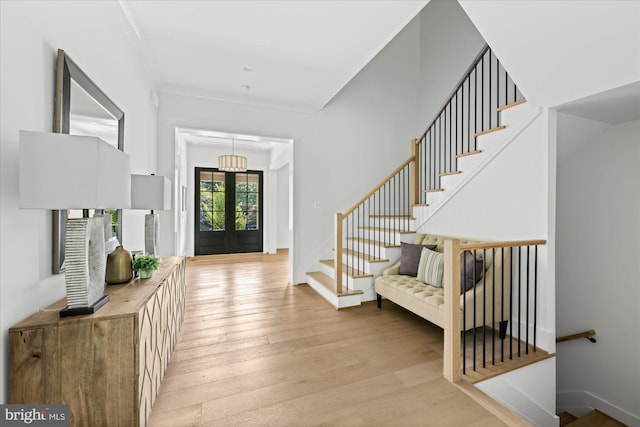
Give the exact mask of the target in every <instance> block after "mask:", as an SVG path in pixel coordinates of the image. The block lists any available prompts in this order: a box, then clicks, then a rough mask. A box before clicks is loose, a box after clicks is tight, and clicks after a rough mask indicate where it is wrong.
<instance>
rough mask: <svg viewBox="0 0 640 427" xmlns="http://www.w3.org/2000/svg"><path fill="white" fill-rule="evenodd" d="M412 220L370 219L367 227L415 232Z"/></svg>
mask: <svg viewBox="0 0 640 427" xmlns="http://www.w3.org/2000/svg"><path fill="white" fill-rule="evenodd" d="M415 223H416V222H415V220H414V219H402V218H370V219H369V226H371V227H377V228H393V229H396V228H400V229H404V230H415V225H416V224H415Z"/></svg>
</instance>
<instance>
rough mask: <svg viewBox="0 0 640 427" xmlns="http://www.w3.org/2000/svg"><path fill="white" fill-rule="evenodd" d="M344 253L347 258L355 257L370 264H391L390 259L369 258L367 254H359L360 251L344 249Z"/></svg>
mask: <svg viewBox="0 0 640 427" xmlns="http://www.w3.org/2000/svg"><path fill="white" fill-rule="evenodd" d="M342 253H343V254H345V255H347V256H349V255H351V256H353V257H355V258H360V259H362V260H364V261H365V262H368V263H375V262H389V261H390V260H389V259H386V258H376V257H373V258H369V254H365V253H362V252H358V251H353V250H351V249H348V248H342Z"/></svg>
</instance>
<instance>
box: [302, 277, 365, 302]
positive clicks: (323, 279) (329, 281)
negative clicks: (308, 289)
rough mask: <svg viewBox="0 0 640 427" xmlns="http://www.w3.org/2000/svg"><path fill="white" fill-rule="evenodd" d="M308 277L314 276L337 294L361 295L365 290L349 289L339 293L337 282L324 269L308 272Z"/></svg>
mask: <svg viewBox="0 0 640 427" xmlns="http://www.w3.org/2000/svg"><path fill="white" fill-rule="evenodd" d="M307 277H310V278H312V279H313V280H315V281H316V282H318V283H320V284H321V285H322V286H324V287H325V288H327V290H328V291H330V292H332V293H333V294H334V295H336V296H339V297H341V296H348V295H360V294H362V293H363V292H362V291H358V290H349V291H346V292H341V293H337V292H336V282H335V280H333V279H332V278H331V277H329V276H327V275H326V274H324V273H323V272H322V271H311V272H309V273H307Z"/></svg>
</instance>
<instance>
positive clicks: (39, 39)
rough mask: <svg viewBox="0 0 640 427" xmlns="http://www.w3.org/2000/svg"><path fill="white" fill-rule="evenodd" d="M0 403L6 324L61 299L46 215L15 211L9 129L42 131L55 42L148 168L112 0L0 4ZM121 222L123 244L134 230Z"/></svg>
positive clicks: (148, 137) (143, 105) (138, 82)
mask: <svg viewBox="0 0 640 427" xmlns="http://www.w3.org/2000/svg"><path fill="white" fill-rule="evenodd" d="M0 19H1V21H0V31H1V32H0V55H1V57H0V92H1V93H2V97H1V99H0V144H1V145H0V162H1V167H0V170H1V171H0V174H1V175H0V189H1V193H0V206H1V213H0V236H1V239H0V331H1V332H2V340H1V341H0V342H1V344H0V383H2V384H3V386H2V387H0V402H3V403H4V402H6V401H7V398H8V396H7V393H6V392H7V381H8V378H7V357H8V354H9V349H8V347H7V337H8V334H7V330H8V328H9V327H10V326H12V325H13V324H15V323H17V322H18V321H20V320H22V319H23V318H25V317H27V316H29V315H31V314H33V313H35V312H36V311H37V310H39V309H40V308H43V307H45V306H47V305H49V304H51V303H53V302H55V301H56V300H58V299H60V298H62V297H63V296H64V276H63V275H55V276H53V275H52V274H51V264H52V261H51V245H52V243H51V234H52V230H51V214H50V212H48V211H44V210H20V209H18V166H17V165H18V146H19V143H18V134H19V131H20V130H21V129H26V130H36V131H51V129H52V120H53V96H54V73H55V58H56V50H57V49H58V48H61V49H64V50H65V51H66V53H67V54H68V55H69V56H70V57H71V58H72V59H73V60H74V62H76V63H77V64H78V65H79V66H80V68H82V69H83V70H84V71H85V72H86V73H87V74H88V75H89V76H90V77H91V78H92V79H93V81H94V82H95V83H96V84H97V85H98V86H99V87H100V88H101V89H102V90H103V91H104V92H105V93H106V94H108V95H109V97H110V98H111V99H112V100H113V101H114V102H115V103H116V104H117V105H118V106H119V107H120V108H121V109H122V110H123V111H124V112H125V137H124V141H125V151H126V152H128V153H129V154H130V155H131V167H132V172H137V173H150V172H155V165H156V146H155V134H156V129H157V122H156V117H157V115H156V111H155V107H154V105H153V103H152V102H151V94H152V90H153V87H152V84H151V83H150V82H151V79H150V78H149V76H148V75H147V74H146V73H145V71H144V67H143V66H142V65H141V64H140V63H139V62H138V58H139V55H138V54H137V52H136V51H135V49H134V48H133V47H132V46H133V44H132V43H131V40H130V38H129V37H130V36H129V33H128V29H127V28H126V27H125V26H124V24H123V22H124V21H123V19H124V18H123V16H122V15H121V12H120V10H119V6H118V3H117V2H37V3H34V2H24V1H19V2H18V1H15V2H14V1H2V2H0ZM130 217H133V218H135V217H136V215H129V214H128V213H127V214H126V215H125V218H124V230H123V231H124V239H123V240H124V242H123V243H124V245H125V246H126V247H134V246H139V245H142V243H139V242H142V241H143V231H142V230H143V229H142V228H140V229H136V228H135V226H134V225H133V223H135V221H130V220H129V218H130Z"/></svg>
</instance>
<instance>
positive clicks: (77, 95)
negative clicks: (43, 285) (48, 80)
mask: <svg viewBox="0 0 640 427" xmlns="http://www.w3.org/2000/svg"><path fill="white" fill-rule="evenodd" d="M55 87H56V91H55V105H54V117H53V131H54V132H58V133H69V134H72V135H85V136H97V137H99V138H101V139H103V140H105V141H106V142H108V143H110V144H112V145H114V146H116V147H118V149H120V150H124V113H123V112H122V110H121V109H120V108H118V106H117V105H116V104H114V103H113V101H111V99H109V97H108V96H107V95H106V94H105V93H104V92H103V91H102V90H101V89H100V88H99V87H98V86H96V84H95V83H94V82H93V81H91V79H90V78H89V77H88V76H87V75H86V74H85V73H84V72H83V71H82V70H81V69H80V68H79V67H78V66H77V65H76V64H75V63H74V62H73V61H72V60H71V58H69V57H68V56H67V55H66V54H65V52H64V51H63V50H61V49H59V50H58V58H57V62H56V84H55ZM94 213H98V214H101V213H104V214H108V215H111V218H112V222H111V223H112V231H113V234H114V236H116V237H117V239H118V241H120V242H122V211H121V210H120V209H118V210H113V211H104V212H102V211H97V212H94V211H93V210H91V211H89V210H85V211H82V210H66V211H53V272H54V273H62V272H63V271H64V258H65V256H64V244H65V242H64V236H65V224H66V220H67V218H74V217H82V216H83V215H84V216H87V215H89V216H91V215H93V214H94Z"/></svg>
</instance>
